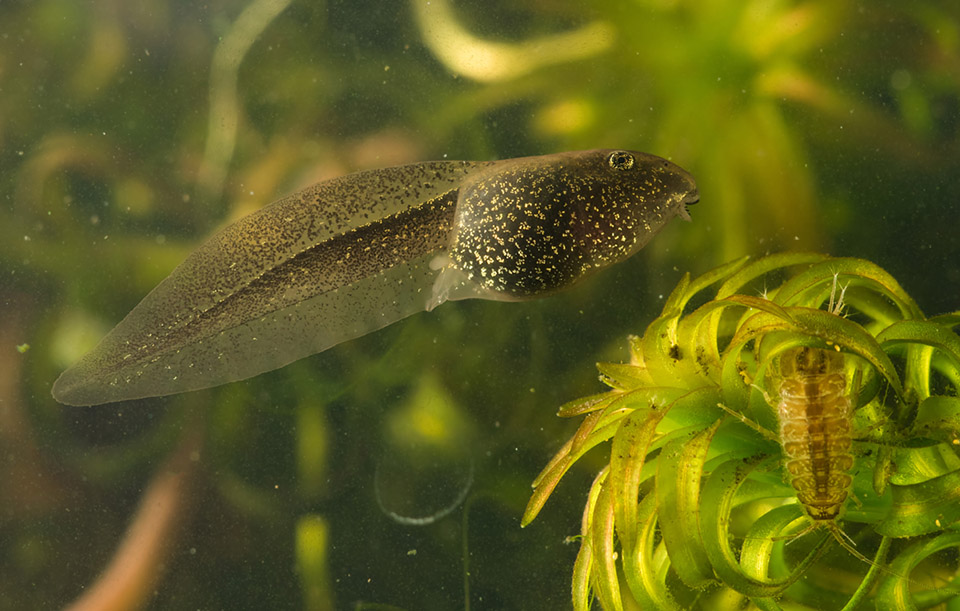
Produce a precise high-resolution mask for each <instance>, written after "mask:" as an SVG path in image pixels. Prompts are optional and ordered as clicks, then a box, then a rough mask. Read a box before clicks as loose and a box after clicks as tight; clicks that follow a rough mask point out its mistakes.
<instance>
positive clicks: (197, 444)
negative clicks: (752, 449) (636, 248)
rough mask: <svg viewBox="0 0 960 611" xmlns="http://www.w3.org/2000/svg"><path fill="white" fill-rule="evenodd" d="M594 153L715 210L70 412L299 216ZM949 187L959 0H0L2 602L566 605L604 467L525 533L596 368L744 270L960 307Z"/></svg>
mask: <svg viewBox="0 0 960 611" xmlns="http://www.w3.org/2000/svg"><path fill="white" fill-rule="evenodd" d="M592 148H629V149H638V150H643V151H648V152H651V153H654V154H657V155H660V156H663V157H666V158H668V159H670V160H672V161H674V162H675V163H677V164H679V165H681V166H682V167H684V168H686V169H687V170H689V171H690V172H691V173H692V174H693V175H694V176H695V177H696V179H697V182H698V185H699V191H700V196H701V201H700V203H699V204H697V205H696V206H693V207H691V210H690V212H691V215H692V217H693V222H692V223H689V224H687V223H683V222H680V221H674V222H673V223H671V224H670V225H669V226H668V227H667V228H666V229H664V231H663V232H662V233H661V234H659V235H658V236H657V237H656V239H655V240H653V241H652V242H651V243H650V244H649V245H648V246H647V247H646V248H645V249H644V250H643V251H642V252H641V253H640V254H639V255H637V256H635V257H634V258H632V259H630V260H629V261H627V262H625V263H622V264H620V265H618V266H615V267H613V268H611V269H609V270H607V271H605V272H604V273H602V274H599V275H598V276H596V277H594V278H592V279H590V280H589V281H587V282H586V283H584V284H583V285H580V286H578V287H576V288H574V289H571V290H569V291H567V292H564V293H561V294H558V295H556V296H553V297H550V298H547V299H544V300H541V301H532V302H525V303H495V302H486V301H476V300H473V301H463V302H456V303H450V304H445V305H443V306H442V307H440V308H438V309H437V310H435V311H433V312H424V313H420V314H417V315H415V316H413V317H411V318H408V319H406V320H404V321H402V322H400V323H397V324H395V325H393V326H390V327H388V328H386V329H384V330H382V331H379V332H377V333H374V334H371V335H368V336H366V337H363V338H361V339H357V340H353V341H350V342H347V343H344V344H342V345H340V346H338V347H336V348H333V349H331V350H329V351H327V352H324V353H323V354H320V355H318V356H314V357H310V358H307V359H305V360H301V361H298V362H296V363H294V364H292V365H290V366H287V367H285V368H283V369H279V370H276V371H273V372H270V373H266V374H263V375H260V376H258V377H255V378H252V379H249V380H246V381H242V382H237V383H233V384H229V385H226V386H221V387H217V388H213V389H209V390H201V391H197V392H193V393H187V394H183V395H175V396H171V397H167V398H160V399H144V400H139V401H130V402H124V403H115V404H109V405H104V406H98V407H67V406H63V405H60V404H58V403H56V402H55V401H54V400H53V398H52V397H51V395H50V387H51V385H52V384H53V381H54V380H55V379H56V378H57V376H58V375H59V374H60V372H61V371H63V370H64V369H65V368H66V367H67V366H69V365H71V364H72V363H74V362H75V361H76V360H77V359H78V358H80V356H81V355H82V354H83V353H85V352H86V351H87V350H89V349H90V348H91V347H92V346H93V345H94V344H95V343H96V342H97V341H98V340H99V339H100V338H101V337H102V336H103V335H104V334H105V333H106V332H107V331H109V330H110V329H111V328H112V327H113V326H114V325H115V324H116V323H117V322H119V321H120V320H121V318H122V317H123V316H124V315H125V314H126V313H127V312H129V311H130V310H131V308H133V306H135V305H136V304H137V303H138V302H139V300H140V299H141V298H142V297H143V296H144V295H146V294H147V293H148V292H149V291H150V290H151V289H152V288H153V287H154V286H156V285H157V284H158V283H159V282H160V281H161V280H162V279H163V278H164V277H166V276H167V274H169V273H170V271H171V270H172V269H173V268H174V267H175V266H176V265H177V264H178V263H179V262H180V261H182V260H183V259H184V258H185V257H186V256H187V255H188V254H189V253H190V252H192V251H193V250H194V249H195V248H196V247H197V246H198V245H199V244H200V243H201V242H202V241H203V240H204V239H205V238H206V237H208V236H209V235H211V234H212V233H214V232H215V231H217V230H218V229H220V228H222V227H223V226H224V225H226V224H227V223H228V222H230V221H233V220H236V219H238V218H240V217H242V216H244V215H246V214H248V213H250V212H252V211H254V210H256V209H258V208H260V207H261V206H263V205H265V204H267V203H269V202H271V201H273V200H275V199H278V198H279V197H281V196H283V195H285V194H288V193H291V192H293V191H296V190H298V189H301V188H303V187H306V186H308V185H310V184H312V183H314V182H317V181H319V180H324V179H328V178H333V177H336V176H340V175H342V174H345V173H348V172H351V171H355V170H361V169H369V168H378V167H385V166H392V165H397V164H402V163H411V162H418V161H425V160H443V159H467V160H489V159H505V158H512V157H519V156H524V155H539V154H546V153H552V152H558V151H565V150H580V149H592ZM957 193H960V9H958V8H957V7H956V6H954V4H953V3H950V2H916V3H911V4H910V6H908V7H907V6H904V5H902V4H901V3H895V2H882V3H871V4H861V3H856V2H852V1H847V0H841V1H837V0H830V1H827V0H819V1H818V0H812V1H810V2H802V3H792V2H764V1H756V2H747V3H744V2H740V1H733V0H712V1H709V2H693V1H683V0H676V1H672V2H671V1H669V0H659V1H658V0H648V1H640V0H636V1H632V2H622V1H613V0H609V1H608V0H602V1H600V2H593V3H583V2H576V1H573V0H554V1H552V2H546V1H537V2H532V1H528V2H516V1H513V2H506V1H496V2H479V1H452V0H430V1H427V0H409V1H406V2H400V1H397V2H386V1H364V2H350V3H346V2H305V1H301V2H283V1H280V0H272V1H267V0H258V1H254V2H226V1H221V2H211V3H207V4H193V3H166V2H160V1H159V0H147V1H142V2H129V3H121V2H107V1H100V2H95V1H86V2H73V1H70V0H41V1H37V2H13V3H8V2H4V3H0V202H2V204H0V456H2V459H3V460H2V463H0V464H2V466H0V508H2V513H0V592H3V597H4V602H2V603H0V608H10V609H47V608H61V607H65V606H67V605H69V604H71V603H76V604H77V606H76V607H75V608H78V609H123V608H129V607H130V606H133V605H137V604H140V605H144V606H145V607H146V608H152V609H264V608H275V609H286V608H304V609H349V608H356V606H357V605H358V604H360V603H367V604H369V606H367V607H363V606H361V608H370V609H373V608H381V609H386V608H402V609H411V610H413V609H458V608H463V607H465V606H466V602H467V601H468V600H469V603H470V606H471V608H473V609H553V608H568V607H569V605H570V602H569V601H570V594H569V592H570V575H571V571H572V567H573V561H574V558H575V556H576V553H577V547H578V544H577V543H576V542H575V541H574V542H572V543H567V542H565V538H566V537H567V536H570V535H575V534H577V533H578V532H579V528H580V525H579V520H580V513H581V511H582V507H583V504H584V501H585V498H584V497H585V494H586V490H587V489H588V487H589V483H590V481H591V480H592V479H593V477H594V475H595V474H596V471H597V470H598V469H599V468H600V467H601V466H602V464H603V462H604V460H605V459H604V457H601V456H598V457H596V459H595V460H593V461H592V462H591V457H590V456H588V457H587V458H586V459H584V460H582V461H581V462H580V463H578V464H577V466H576V467H575V469H574V470H573V471H571V472H570V473H569V474H568V475H567V476H566V478H565V479H564V482H563V484H561V486H560V488H559V489H558V490H557V491H556V492H555V493H554V495H553V496H552V497H551V499H550V501H549V504H548V505H547V507H546V508H545V510H544V511H543V512H542V513H541V515H540V516H539V517H538V518H537V521H536V522H534V523H533V524H532V525H530V526H528V527H527V528H525V529H522V530H521V529H520V528H519V519H520V516H521V515H522V513H523V509H524V506H525V505H526V502H527V500H528V498H529V495H530V482H531V481H532V480H533V478H534V477H535V476H536V475H537V473H538V472H539V471H540V469H541V468H542V467H543V465H544V464H545V463H546V461H547V460H548V459H549V457H550V456H552V455H553V453H554V452H555V451H556V450H557V449H558V447H559V446H560V444H561V443H562V442H563V441H565V440H566V439H567V438H568V437H569V435H570V434H571V432H572V430H573V428H574V427H575V426H576V424H577V423H575V422H572V421H569V420H564V419H560V418H557V417H556V415H555V414H556V411H557V407H558V406H559V405H561V404H562V403H564V402H565V401H568V400H570V399H573V398H575V397H580V396H584V395H587V394H590V393H594V392H600V391H601V390H602V387H601V386H600V384H599V383H598V381H597V373H596V370H595V368H594V366H593V363H594V362H595V361H597V360H614V361H616V360H621V359H624V358H626V357H627V353H626V349H625V342H624V341H623V338H624V336H625V335H626V334H628V333H639V332H641V331H642V330H643V329H644V328H645V326H646V324H647V323H648V322H649V320H650V318H651V317H652V316H654V315H655V314H656V313H657V312H659V310H660V308H661V307H662V305H663V299H664V297H665V295H666V294H667V293H668V292H669V291H670V289H671V288H672V287H673V286H674V284H675V283H676V282H677V281H678V280H679V278H680V277H681V275H682V274H683V273H684V272H686V271H690V272H692V273H693V274H698V273H702V272H703V271H705V270H707V269H709V268H712V267H714V266H716V265H718V264H720V263H721V262H723V261H726V260H729V259H731V258H733V257H735V256H739V255H742V254H752V255H761V254H765V253H768V252H777V251H782V250H787V249H792V250H796V249H803V250H816V251H822V252H828V253H831V254H834V255H843V256H856V257H862V258H867V259H870V260H872V261H875V262H876V263H878V264H879V265H881V266H883V267H884V268H886V269H887V270H889V271H890V272H891V273H892V274H894V276H896V277H897V278H898V279H899V280H900V282H901V283H902V284H903V286H904V288H905V289H906V290H907V291H908V292H909V293H910V294H911V295H913V296H914V298H915V299H916V300H917V302H918V303H919V304H920V306H921V307H922V308H923V309H924V311H925V312H926V313H928V314H934V313H939V312H946V311H954V310H957V309H958V308H960V288H958V287H960V264H958V261H960V238H958V236H960V204H958V196H957ZM461 498H465V500H464V502H463V503H460V502H459V501H460V500H461ZM465 558H466V559H467V560H468V561H465ZM467 587H468V588H469V594H467V593H465V589H466V588H467ZM375 604H378V605H381V606H379V607H377V606H374V605H375ZM718 604H721V605H722V601H721V603H718ZM954 604H956V603H954ZM716 608H721V607H716Z"/></svg>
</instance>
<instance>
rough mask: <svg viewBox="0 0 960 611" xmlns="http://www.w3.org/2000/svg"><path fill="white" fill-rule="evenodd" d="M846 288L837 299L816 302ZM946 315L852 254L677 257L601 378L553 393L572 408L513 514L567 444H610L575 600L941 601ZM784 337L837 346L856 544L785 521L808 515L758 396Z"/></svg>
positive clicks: (952, 371) (588, 519)
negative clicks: (715, 264)
mask: <svg viewBox="0 0 960 611" xmlns="http://www.w3.org/2000/svg"><path fill="white" fill-rule="evenodd" d="M714 286H717V288H716V289H715V292H714V293H713V294H712V296H711V297H710V298H709V299H706V297H705V295H704V293H705V292H706V291H707V289H709V288H710V287H714ZM844 289H845V292H844V304H845V305H844V307H843V308H842V310H839V309H838V308H837V307H836V306H835V305H834V304H833V303H831V302H833V301H834V300H836V299H837V297H838V296H839V294H840V292H841V291H843V290H844ZM705 299H706V301H705V303H704V300H705ZM694 305H697V307H693V306H694ZM958 326H960V312H954V313H952V314H946V315H942V316H935V317H931V318H928V317H926V316H925V315H924V314H923V312H921V310H920V308H919V307H918V306H917V304H916V303H915V302H914V300H913V299H911V297H910V296H909V295H908V294H907V293H906V292H905V291H904V290H903V288H902V287H901V286H900V285H899V284H898V283H897V281H896V280H895V279H894V278H893V277H891V276H890V275H889V274H888V273H887V272H885V271H884V270H883V269H881V268H879V267H878V266H876V265H874V264H872V263H870V262H868V261H864V260H861V259H851V258H831V257H828V256H825V255H819V254H799V253H787V254H779V255H773V256H769V257H766V258H764V259H760V260H758V261H754V262H749V263H748V262H747V260H746V259H741V260H738V261H734V262H732V263H728V264H726V265H723V266H721V267H719V268H717V269H715V270H713V271H711V272H708V273H706V274H704V275H703V276H701V277H699V278H696V279H694V280H691V279H690V276H689V274H688V275H686V276H685V277H684V278H683V279H682V280H681V281H680V284H679V285H678V286H677V287H676V289H675V290H674V291H673V293H672V294H671V295H670V297H669V298H668V299H667V301H666V304H665V306H664V308H663V312H662V314H661V315H660V316H659V317H658V318H657V319H656V320H654V321H653V322H652V323H651V324H650V325H649V326H648V327H647V329H646V332H645V333H644V334H643V336H642V337H631V338H630V340H629V341H630V354H631V360H630V362H629V363H627V364H609V363H601V364H600V365H599V369H600V372H601V378H602V380H603V381H604V382H605V383H606V384H607V385H608V386H610V388H611V390H610V391H608V392H605V393H602V394H598V395H593V396H590V397H585V398H583V399H579V400H576V401H572V402H570V403H568V404H566V405H564V406H563V407H561V409H560V412H559V413H560V415H561V416H564V417H574V416H582V417H583V422H582V424H581V426H580V427H579V429H578V430H577V432H576V433H575V435H574V436H573V438H571V439H570V440H569V441H568V442H567V444H566V445H565V446H564V447H563V448H562V449H561V450H560V452H559V453H558V454H557V455H556V456H555V457H554V458H553V460H552V461H551V462H550V463H549V464H548V465H547V467H546V468H545V469H544V470H543V472H542V473H541V474H540V476H539V477H538V478H537V479H536V481H535V482H534V487H535V491H534V494H533V497H532V498H531V499H530V502H529V505H528V507H527V510H526V513H525V515H524V518H523V523H524V524H528V523H529V522H530V521H532V520H533V519H534V518H535V517H536V515H537V514H538V513H539V511H540V510H541V508H542V507H543V505H544V503H545V502H546V501H547V498H548V497H549V496H550V494H551V492H552V491H553V490H554V488H555V487H556V485H557V484H558V482H559V481H560V479H561V478H562V477H563V475H564V473H566V472H567V470H568V469H569V468H570V467H571V466H572V465H573V464H574V463H575V462H576V461H577V460H579V459H580V458H581V457H582V456H583V455H584V454H585V453H587V452H588V451H590V450H591V449H593V448H595V447H597V446H600V445H601V444H605V443H606V442H609V462H608V464H607V465H606V466H605V467H604V468H603V470H602V471H601V472H600V474H599V475H598V476H597V478H596V479H595V481H594V484H593V486H592V487H591V489H590V492H589V495H588V500H587V505H586V508H585V509H584V514H583V523H582V541H581V547H580V553H579V556H578V558H577V561H576V563H575V566H574V569H573V571H574V574H573V602H574V607H575V608H576V609H586V608H588V607H589V606H590V604H591V602H592V600H593V598H594V597H596V598H597V599H599V601H600V603H601V604H602V605H603V607H604V608H606V609H622V608H624V606H625V605H624V600H625V599H627V598H629V597H632V598H633V599H634V600H635V601H636V602H637V603H639V605H640V608H643V609H687V608H726V606H727V605H730V604H733V603H732V602H731V599H732V600H734V601H735V600H737V599H742V598H748V599H750V601H751V602H752V603H753V604H755V605H756V606H757V607H759V608H763V609H778V608H781V605H784V606H790V605H794V604H798V603H799V604H803V605H808V606H811V607H815V608H820V609H827V608H851V609H852V608H854V607H855V606H857V605H859V604H861V603H864V602H867V601H869V600H872V602H873V603H874V604H876V605H877V608H899V609H911V608H919V607H924V608H925V607H929V606H931V605H933V604H937V603H938V602H943V601H945V600H949V599H952V598H954V597H956V592H957V588H956V586H957V584H958V583H960V582H958V580H956V579H953V581H951V579H952V575H953V574H954V572H955V568H956V557H957V550H958V546H960V502H958V501H960V439H958V431H960V398H958V396H957V394H958V393H957V389H958V388H960V336H958V334H957V332H956V329H957V327H958ZM797 346H810V347H814V348H820V349H829V350H836V351H839V352H841V353H842V354H843V355H844V359H843V360H844V364H845V365H844V368H845V371H844V376H845V377H846V380H847V389H848V391H849V392H850V394H851V401H852V402H853V405H854V407H855V408H856V411H855V415H854V435H855V439H856V442H855V444H854V454H855V465H854V468H853V471H852V473H853V475H854V484H853V498H852V499H850V500H848V501H847V504H846V507H845V509H846V512H845V514H843V515H842V518H841V519H840V521H839V523H838V524H839V527H840V528H841V529H842V531H843V532H844V533H845V534H846V535H848V536H849V537H850V541H851V543H850V544H849V545H848V546H847V547H849V548H850V549H852V550H853V551H854V553H855V554H857V555H858V556H860V558H857V557H856V556H854V555H852V554H851V552H850V551H849V550H845V549H843V547H841V546H838V545H836V544H835V543H836V542H835V541H834V539H833V538H831V537H830V536H829V535H830V533H829V529H814V531H813V532H811V533H809V534H803V535H801V536H799V537H792V536H791V535H792V534H794V535H795V534H796V533H800V532H803V531H804V529H806V528H808V525H809V523H810V519H809V518H807V517H806V515H805V513H804V511H803V508H802V507H801V505H800V504H799V502H798V501H797V499H796V496H795V493H794V490H793V489H792V488H791V487H790V486H789V485H787V484H786V483H785V480H784V478H783V477H782V474H781V462H782V458H783V455H782V450H781V448H780V445H779V443H778V442H777V438H776V434H775V433H773V431H776V430H777V426H776V411H775V409H774V408H773V407H772V406H771V403H774V404H775V403H776V400H777V392H778V383H779V370H778V369H777V367H776V364H777V363H778V356H779V355H781V354H783V353H784V351H786V350H789V349H790V348H794V347H797ZM791 539H792V540H791ZM788 542H790V545H789V546H787V545H786V544H787V543H788ZM854 546H856V547H854ZM948 549H949V550H952V551H949V552H945V551H944V550H948ZM865 556H872V560H870V561H867V562H864V561H863V560H864V559H865ZM918 567H922V570H917V568H918ZM826 571H830V572H831V575H832V578H830V579H823V577H824V576H825V575H826ZM805 575H810V576H814V577H819V578H816V579H804V580H800V577H802V576H805ZM875 586H876V588H875V589H874V587H875Z"/></svg>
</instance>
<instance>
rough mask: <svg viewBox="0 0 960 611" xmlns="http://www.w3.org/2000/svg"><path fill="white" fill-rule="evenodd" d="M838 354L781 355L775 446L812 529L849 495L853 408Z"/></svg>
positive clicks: (831, 517) (803, 351) (797, 351)
mask: <svg viewBox="0 0 960 611" xmlns="http://www.w3.org/2000/svg"><path fill="white" fill-rule="evenodd" d="M843 358H844V357H843V355H842V354H841V353H839V352H833V351H830V350H823V349H820V348H808V347H802V348H792V349H790V350H788V351H786V352H785V353H784V354H783V355H782V356H781V357H780V375H781V382H780V401H779V403H778V404H777V414H778V417H779V421H780V445H781V447H782V448H783V453H784V455H785V461H784V466H785V467H786V469H787V473H789V476H790V485H791V486H792V487H793V489H794V490H795V491H796V493H797V499H798V500H799V501H800V503H801V504H802V505H803V509H804V511H806V513H807V515H808V516H809V517H810V519H811V520H813V528H817V527H819V526H820V525H821V524H825V523H829V524H831V525H834V528H835V522H836V519H837V517H838V516H839V515H840V512H841V510H842V509H843V504H844V502H845V501H846V500H847V497H848V496H849V495H850V488H851V485H852V484H853V478H852V477H851V476H850V473H849V471H850V469H851V468H852V467H853V454H851V446H852V445H853V440H852V437H851V434H852V433H851V431H852V428H853V422H852V420H853V410H852V409H851V403H850V398H849V397H847V395H846V392H845V391H846V377H845V375H844V371H843Z"/></svg>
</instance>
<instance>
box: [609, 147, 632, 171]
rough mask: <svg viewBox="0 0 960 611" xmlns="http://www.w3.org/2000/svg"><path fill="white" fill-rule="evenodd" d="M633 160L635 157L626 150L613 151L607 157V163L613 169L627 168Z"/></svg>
mask: <svg viewBox="0 0 960 611" xmlns="http://www.w3.org/2000/svg"><path fill="white" fill-rule="evenodd" d="M635 162H636V159H634V157H633V155H631V154H630V153H628V152H627V151H614V152H612V153H610V156H609V157H607V163H609V164H610V167H611V168H613V169H614V170H629V169H630V168H632V167H633V164H634V163H635Z"/></svg>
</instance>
